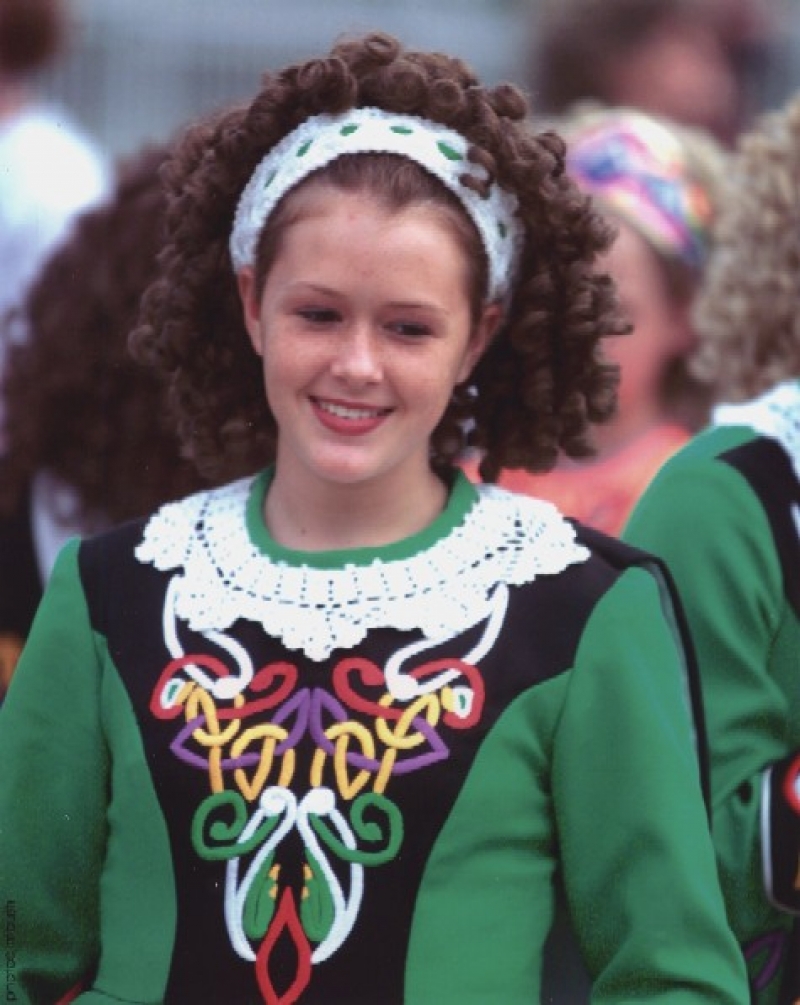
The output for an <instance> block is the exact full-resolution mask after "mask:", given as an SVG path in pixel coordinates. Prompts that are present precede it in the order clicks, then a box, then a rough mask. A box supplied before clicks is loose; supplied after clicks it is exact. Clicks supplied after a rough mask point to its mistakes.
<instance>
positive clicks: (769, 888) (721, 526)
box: [624, 382, 800, 1003]
mask: <svg viewBox="0 0 800 1005" xmlns="http://www.w3.org/2000/svg"><path fill="white" fill-rule="evenodd" d="M624 537H625V539H626V540H627V541H630V542H633V543H634V544H636V545H638V546H640V547H642V548H647V549H649V550H651V551H652V552H654V553H656V554H659V555H660V556H661V557H662V558H664V559H665V560H666V562H667V564H668V566H669V567H670V569H671V571H672V574H673V576H674V578H675V580H676V582H677V586H678V591H679V593H680V595H681V597H682V600H683V603H684V607H685V609H686V613H687V617H688V619H689V622H690V626H691V632H692V636H693V639H694V643H695V648H696V653H697V658H698V664H699V668H700V674H701V680H702V686H703V691H704V697H705V712H706V722H707V729H708V737H709V747H710V760H711V781H712V805H713V837H714V844H715V846H716V852H717V858H718V862H719V868H720V876H721V881H722V888H723V893H724V896H725V900H726V903H727V908H728V914H729V917H730V919H731V923H732V926H733V928H734V930H735V931H736V934H737V935H738V937H739V939H740V940H741V943H742V945H743V946H744V950H745V953H746V956H747V959H748V964H749V969H750V975H751V981H752V983H753V987H754V990H755V992H756V1000H757V1001H758V1002H759V1003H772V1002H776V1001H778V1000H780V998H779V989H780V985H781V980H782V977H783V976H784V970H785V966H786V963H787V962H789V964H790V965H792V963H791V961H792V960H793V961H794V963H793V965H794V966H795V967H798V966H800V961H799V960H798V959H797V957H798V955H800V944H798V942H797V941H796V940H797V934H796V932H795V936H794V938H795V942H794V949H793V950H792V949H790V945H791V943H790V938H791V936H790V931H791V928H792V924H793V916H794V915H796V914H797V913H799V912H800V872H799V871H798V865H799V864H800V862H799V860H798V855H799V854H800V780H799V779H800V759H798V755H799V754H800V384H798V383H797V382H789V383H786V384H782V385H780V386H778V387H776V388H774V389H773V390H772V391H770V392H768V393H767V394H765V395H763V396H762V397H760V398H759V399H757V400H755V401H753V402H750V403H748V404H746V405H737V406H725V407H722V408H720V409H718V410H717V412H716V414H715V423H714V426H713V427H712V428H709V429H708V430H706V431H705V432H704V433H702V434H701V435H699V436H698V437H697V438H696V439H695V441H694V442H692V443H691V444H690V445H689V446H688V447H686V448H685V449H684V450H682V451H681V452H680V453H679V454H678V455H677V456H676V457H674V458H673V459H672V460H670V461H668V462H667V464H666V465H665V467H664V468H663V469H662V471H661V472H660V473H659V475H658V476H657V477H656V479H655V481H654V483H653V484H652V485H651V487H650V488H649V490H648V491H647V492H646V493H645V495H644V497H643V499H642V500H641V501H640V503H639V505H638V507H637V509H636V510H635V512H634V514H633V517H632V518H631V520H630V521H629V524H628V526H627V528H626V530H625V533H624ZM795 979H796V978H795ZM796 993H797V994H800V986H798V987H797V989H796Z"/></svg>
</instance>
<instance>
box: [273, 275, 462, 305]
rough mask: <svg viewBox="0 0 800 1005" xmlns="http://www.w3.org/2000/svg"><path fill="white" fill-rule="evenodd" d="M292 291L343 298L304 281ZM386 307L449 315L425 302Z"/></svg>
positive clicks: (300, 281)
mask: <svg viewBox="0 0 800 1005" xmlns="http://www.w3.org/2000/svg"><path fill="white" fill-rule="evenodd" d="M290 289H291V290H293V291H297V292H303V291H308V292H309V293H320V294H323V295H324V296H329V297H341V296H342V293H341V292H340V291H339V290H335V289H331V287H329V286H321V285H320V284H319V283H314V282H311V281H308V282H306V281H305V280H303V279H299V280H297V281H296V282H294V283H292V284H291V286H290ZM386 306H387V307H391V308H393V309H395V310H418V311H433V312H434V313H436V314H447V313H448V312H447V311H446V310H445V309H444V308H443V307H439V305H438V304H434V303H431V302H430V301H425V300H392V301H390V302H389V303H388V304H387V305H386Z"/></svg>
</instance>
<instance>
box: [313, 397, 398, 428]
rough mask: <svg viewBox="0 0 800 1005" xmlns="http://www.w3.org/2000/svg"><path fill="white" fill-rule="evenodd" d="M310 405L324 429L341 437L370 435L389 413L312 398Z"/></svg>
mask: <svg viewBox="0 0 800 1005" xmlns="http://www.w3.org/2000/svg"><path fill="white" fill-rule="evenodd" d="M311 405H312V407H313V409H314V414H315V415H316V417H317V419H318V420H319V422H320V423H321V424H322V425H323V426H324V427H325V428H326V429H329V430H331V432H334V433H339V434H341V435H343V436H363V435H364V434H365V433H370V432H372V430H373V429H377V427H378V426H380V425H381V423H382V422H383V420H384V419H385V418H386V416H387V415H389V413H390V412H391V409H390V408H380V407H378V406H374V405H373V406H370V405H362V404H357V403H355V402H348V401H338V400H333V399H329V398H325V399H322V398H312V399H311Z"/></svg>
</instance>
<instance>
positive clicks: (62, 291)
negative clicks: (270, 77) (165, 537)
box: [0, 147, 206, 529]
mask: <svg viewBox="0 0 800 1005" xmlns="http://www.w3.org/2000/svg"><path fill="white" fill-rule="evenodd" d="M164 154H165V150H164V149H162V148H161V147H152V148H148V149H147V150H145V151H143V152H142V153H141V154H139V155H137V156H136V157H134V158H132V159H131V160H129V161H127V162H126V163H124V164H123V165H122V166H121V169H120V175H119V182H118V186H117V189H116V192H115V194H114V197H113V198H112V199H111V200H110V201H109V202H108V203H106V204H104V205H102V206H99V207H97V208H95V209H93V210H90V211H87V212H86V213H84V214H83V215H82V216H81V217H80V218H79V219H78V221H77V222H76V225H75V228H74V231H73V232H72V234H71V235H70V238H69V239H68V240H67V241H66V243H65V244H63V245H62V246H60V247H59V248H58V249H57V250H56V251H55V252H54V253H53V254H52V255H51V257H50V258H49V259H48V261H47V262H46V263H45V265H44V267H43V269H42V271H41V273H40V274H39V276H38V278H37V280H36V282H35V283H34V285H33V286H32V287H31V289H30V291H29V293H28V295H27V297H26V299H25V302H24V304H23V305H22V307H21V308H20V310H19V311H18V312H17V313H16V314H10V315H9V316H8V317H7V318H6V321H5V324H6V326H7V329H6V332H5V333H4V335H5V337H6V338H7V339H10V340H12V341H14V340H15V338H16V340H17V341H19V340H18V337H17V336H16V333H17V332H18V331H19V328H20V325H21V326H22V329H23V331H24V333H25V337H24V341H22V342H21V343H20V344H16V345H13V347H12V348H11V349H10V351H9V357H8V360H7V366H6V372H5V376H4V381H3V388H2V397H3V400H4V409H5V420H4V421H5V439H6V453H5V456H4V457H3V460H2V467H0V472H1V474H2V477H0V511H2V512H6V513H8V512H11V511H13V509H14V507H15V505H16V504H17V502H18V500H19V498H20V495H21V493H22V492H23V491H24V489H25V487H26V486H27V485H28V483H29V482H30V480H31V478H32V477H33V475H34V474H35V473H36V472H37V471H39V470H42V469H47V470H49V471H50V472H52V473H53V474H55V475H56V476H58V477H59V478H60V479H62V480H64V481H65V482H67V483H68V484H69V485H71V486H72V487H73V488H74V489H76V491H77V496H78V505H79V507H80V513H77V514H69V516H70V517H72V516H77V517H78V518H79V519H80V520H81V522H82V523H84V524H85V525H86V526H87V529H90V528H91V527H92V521H93V520H94V519H97V518H98V517H99V518H101V519H102V520H103V521H104V522H105V521H110V522H117V521H120V520H126V519H128V518H130V517H134V516H141V515H144V514H146V513H148V512H150V511H151V510H152V509H153V508H154V507H156V506H157V505H159V504H160V503H162V502H164V501H166V500H168V499H173V498H177V497H179V496H182V495H184V494H186V493H187V492H189V491H193V490H194V489H196V488H199V487H201V486H202V485H205V484H206V482H205V480H204V479H201V478H200V477H199V476H198V474H197V472H196V470H195V469H194V468H193V466H192V465H190V464H189V463H188V462H187V461H186V460H184V459H182V458H181V456H180V449H179V445H178V442H177V439H176V437H175V434H174V432H173V431H172V430H170V429H168V428H167V427H166V426H165V423H164V413H165V408H164V387H163V384H162V382H161V379H160V377H158V375H157V374H155V373H153V372H151V371H150V370H149V369H148V368H146V367H143V366H141V365H140V364H138V363H136V362H135V361H134V360H133V359H132V358H131V357H130V355H129V353H128V351H127V336H128V333H129V331H130V328H131V326H132V325H133V323H134V321H135V319H136V315H137V310H138V306H139V299H140V297H141V294H142V291H143V290H144V288H145V286H146V285H147V284H148V283H149V282H150V281H151V280H152V278H153V277H154V276H155V274H156V271H157V265H156V256H157V252H158V248H159V246H160V241H161V229H162V223H163V210H164V197H163V192H162V188H161V184H160V181H159V177H158V171H159V168H160V166H161V164H162V163H163V160H164ZM65 515H66V514H65Z"/></svg>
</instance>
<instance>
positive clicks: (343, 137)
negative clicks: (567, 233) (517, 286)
mask: <svg viewBox="0 0 800 1005" xmlns="http://www.w3.org/2000/svg"><path fill="white" fill-rule="evenodd" d="M468 146H469V144H468V142H467V140H466V139H465V138H464V137H463V136H462V135H461V134H460V133H457V132H454V131H453V130H452V129H448V128H447V127H445V126H442V125H439V124H438V123H436V122H430V121H429V120H427V119H422V118H418V117H417V116H414V115H400V114H395V113H392V112H385V111H383V110H382V109H380V108H355V109H351V110H350V111H348V112H342V113H340V114H338V115H328V114H325V115H314V116H312V117H311V118H308V119H306V120H305V121H304V122H302V123H301V124H300V125H299V126H298V127H297V128H296V129H294V130H293V131H292V132H291V133H289V134H288V135H287V136H284V138H283V139H282V140H281V141H280V142H279V143H277V144H276V145H275V146H274V147H273V148H272V150H270V152H269V153H268V154H267V155H266V157H264V159H263V160H262V161H261V163H260V164H259V165H258V167H257V168H256V169H255V171H254V172H253V176H252V177H251V179H250V181H249V182H248V183H247V185H246V186H245V189H244V191H243V192H242V195H241V198H240V200H239V205H238V207H237V209H236V215H235V217H234V222H233V232H232V233H231V239H230V252H231V258H232V260H233V267H234V269H235V271H236V272H238V271H239V270H240V269H242V268H244V267H245V266H248V265H253V264H255V254H256V247H257V244H258V239H259V236H260V234H261V231H262V230H263V228H264V224H265V223H266V221H267V218H268V217H269V215H270V213H271V212H272V211H273V210H274V208H275V206H276V205H277V204H278V201H279V200H280V199H281V198H282V197H283V196H284V195H285V194H286V193H287V192H288V191H289V190H290V189H292V188H294V186H295V185H297V184H298V182H300V181H302V180H303V179H304V178H306V177H307V176H308V175H309V174H311V173H312V172H313V171H316V170H318V169H319V168H321V167H324V166H325V165H326V164H329V163H330V162H331V161H334V160H336V159H337V158H338V157H343V156H344V155H345V154H359V153H391V154H399V155H400V156H402V157H408V158H409V159H410V160H413V161H416V163H417V164H420V165H421V166H422V167H424V168H425V169H426V170H427V171H429V172H430V173H431V174H432V175H434V176H435V177H436V178H438V179H439V180H440V181H442V182H443V183H444V184H445V185H446V186H447V188H449V189H450V191H451V192H453V193H454V194H455V195H456V196H457V197H458V198H459V200H460V201H461V203H462V204H463V206H464V208H465V209H466V211H467V212H468V213H469V215H470V217H471V218H472V220H473V222H474V223H475V226H476V227H477V228H478V233H479V234H480V236H481V240H482V241H483V245H484V248H485V249H486V255H487V258H488V260H489V299H490V301H495V300H498V299H501V298H503V297H504V296H505V295H506V294H508V292H509V291H510V289H511V285H512V282H513V279H514V274H515V270H516V264H517V259H518V257H519V253H520V250H521V246H522V227H521V225H520V222H519V220H518V218H517V217H516V215H515V213H516V209H517V199H516V197H515V196H514V195H512V194H511V193H510V192H506V191H504V190H503V189H501V188H500V186H499V185H496V184H492V185H491V187H490V189H489V195H488V196H487V197H486V198H483V197H482V196H480V195H479V194H478V193H477V192H474V191H473V190H472V189H470V188H467V187H465V186H464V185H463V184H462V183H461V181H460V179H461V178H462V177H463V175H464V174H465V173H472V174H473V175H474V176H475V177H476V178H479V179H480V180H483V179H484V178H485V169H484V168H482V167H479V166H478V165H476V164H472V163H470V162H469V161H468V159H467V149H468Z"/></svg>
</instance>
